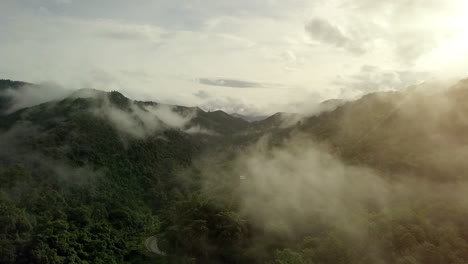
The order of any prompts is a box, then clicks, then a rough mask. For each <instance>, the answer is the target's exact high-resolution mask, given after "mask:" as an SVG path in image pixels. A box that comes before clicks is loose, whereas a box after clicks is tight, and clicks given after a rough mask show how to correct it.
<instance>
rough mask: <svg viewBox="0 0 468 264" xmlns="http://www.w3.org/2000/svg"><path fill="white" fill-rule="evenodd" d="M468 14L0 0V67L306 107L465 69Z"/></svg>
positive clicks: (373, 5) (172, 99) (257, 105)
mask: <svg viewBox="0 0 468 264" xmlns="http://www.w3.org/2000/svg"><path fill="white" fill-rule="evenodd" d="M467 12H468V4H467V3H466V2H464V1H461V0H454V1H438V0H432V1H430V2H420V1H413V2H411V1H401V2H391V3H390V2H385V1H368V0H359V1H348V0H335V1H317V2H314V3H309V1H305V0H295V1H292V2H287V3H285V2H280V1H268V0H255V1H237V2H235V3H231V2H227V1H193V2H192V1H182V0H180V1H171V2H165V1H162V0H158V1H150V2H147V1H137V2H132V3H129V2H126V1H123V0H118V1H107V0H106V1H99V2H95V1H74V0H22V1H14V0H4V1H3V3H2V9H1V10H0V29H2V32H4V33H3V34H2V37H0V45H2V50H1V51H0V56H1V57H2V58H3V60H2V61H0V73H1V74H2V75H3V76H4V77H5V78H9V79H16V80H22V81H27V82H32V83H42V82H49V83H55V84H57V85H60V86H63V87H66V88H70V89H78V88H83V87H91V88H95V89H100V90H105V91H109V90H118V91H120V92H122V93H124V94H126V95H128V96H130V97H132V98H136V99H142V98H148V99H149V100H158V101H160V102H163V103H168V104H177V105H187V106H195V105H197V106H200V107H202V108H204V109H220V110H223V111H225V112H235V113H239V114H243V115H260V114H265V113H272V112H276V111H283V112H304V111H307V110H308V107H309V106H310V105H314V104H315V105H317V104H318V103H319V102H321V101H325V100H329V99H352V98H357V97H359V96H362V95H364V94H367V93H370V92H377V91H388V90H399V89H402V88H405V87H408V86H411V85H415V84H419V83H422V82H425V81H434V80H435V81H445V80H447V79H451V80H452V79H461V78H462V77H463V76H466V75H467V74H466V71H465V70H464V69H465V68H464V67H465V66H466V64H467V63H466V62H465V61H467V60H466V58H467V57H468V48H466V47H468V38H467V37H466V36H468V30H467V29H466V28H465V27H464V25H465V24H466V23H465V22H468V21H467V18H466V16H465V14H466V13H467ZM130 54H131V56H130Z"/></svg>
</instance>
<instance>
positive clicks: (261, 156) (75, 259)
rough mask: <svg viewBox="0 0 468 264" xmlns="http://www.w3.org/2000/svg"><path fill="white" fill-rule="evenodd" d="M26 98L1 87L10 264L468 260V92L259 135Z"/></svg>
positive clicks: (192, 118)
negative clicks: (21, 101)
mask: <svg viewBox="0 0 468 264" xmlns="http://www.w3.org/2000/svg"><path fill="white" fill-rule="evenodd" d="M24 85H28V86H32V87H38V89H41V88H40V87H39V86H34V85H33V84H26V83H21V82H13V81H8V80H1V81H0V87H2V88H1V90H0V96H3V97H0V98H3V99H2V101H0V109H4V111H3V112H2V113H1V114H0V263H325V264H332V263H353V264H354V263H364V264H367V263H369V264H370V263H425V264H426V263H434V264H435V263H437V264H438V263H464V262H465V261H466V259H468V228H467V225H466V219H467V217H468V213H467V212H468V210H466V209H467V208H466V201H465V196H466V195H465V194H466V190H467V189H468V178H467V175H466V171H468V167H467V165H466V162H465V161H464V160H465V159H466V158H467V157H468V152H467V149H468V147H467V146H468V145H467V144H468V140H467V138H466V135H467V132H468V122H467V118H466V117H467V116H468V107H467V106H466V102H467V100H468V81H467V80H462V81H460V82H459V83H458V84H456V85H455V86H453V87H451V88H449V89H436V90H427V89H407V90H402V91H398V92H379V93H373V94H368V95H365V96H363V97H362V98H360V99H358V100H355V101H350V102H342V101H327V102H324V103H323V106H326V107H323V111H321V112H315V114H314V115H299V114H288V113H277V114H274V115H272V116H270V117H268V118H266V119H264V120H260V121H253V122H248V121H246V120H244V119H243V118H238V117H235V116H232V115H229V114H227V113H225V112H222V111H214V112H205V111H203V110H201V109H200V108H197V107H184V106H174V105H166V104H161V103H157V102H143V101H135V100H132V99H130V98H127V97H125V96H124V95H122V94H121V93H119V92H116V91H113V92H103V91H99V90H93V89H83V90H79V91H75V92H73V93H71V94H68V95H67V96H65V97H63V98H61V99H54V100H49V101H47V102H43V103H40V104H36V105H32V106H27V107H22V108H19V109H16V110H11V106H12V103H14V102H15V101H14V99H15V98H14V97H11V96H13V95H15V96H16V95H17V94H12V93H9V92H7V93H5V91H11V90H18V89H21V87H24ZM4 98H6V99H4ZM12 98H13V99H12ZM12 100H13V101H12ZM321 109H322V108H321ZM145 241H146V243H149V242H148V241H150V242H151V243H152V244H151V246H150V247H149V248H158V250H157V252H159V253H164V254H155V253H154V252H150V251H148V249H147V248H148V245H145ZM154 241H156V242H154Z"/></svg>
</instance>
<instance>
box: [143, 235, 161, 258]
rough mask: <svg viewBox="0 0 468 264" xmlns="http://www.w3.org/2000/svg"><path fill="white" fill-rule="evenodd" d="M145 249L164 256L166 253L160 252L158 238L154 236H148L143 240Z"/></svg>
mask: <svg viewBox="0 0 468 264" xmlns="http://www.w3.org/2000/svg"><path fill="white" fill-rule="evenodd" d="M145 247H146V250H148V251H149V252H152V253H154V254H157V255H161V256H166V253H164V252H162V251H161V250H160V249H159V246H158V238H157V237H156V236H151V237H148V238H147V239H146V240H145Z"/></svg>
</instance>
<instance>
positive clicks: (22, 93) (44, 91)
mask: <svg viewBox="0 0 468 264" xmlns="http://www.w3.org/2000/svg"><path fill="white" fill-rule="evenodd" d="M71 93H72V90H70V89H67V88H64V87H62V86H60V85H57V84H53V83H42V84H39V85H29V84H27V85H24V86H22V87H19V88H7V89H5V90H2V91H1V92H0V97H6V98H10V100H11V101H10V102H9V108H8V109H6V111H5V112H6V113H12V112H14V111H16V110H19V109H22V108H26V107H31V106H34V105H38V104H41V103H45V102H48V101H53V100H59V99H63V98H65V97H66V96H68V95H70V94H71Z"/></svg>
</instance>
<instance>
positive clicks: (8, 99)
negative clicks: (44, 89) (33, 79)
mask: <svg viewBox="0 0 468 264" xmlns="http://www.w3.org/2000/svg"><path fill="white" fill-rule="evenodd" d="M26 85H31V84H30V83H26V82H18V81H11V80H3V79H0V115H2V114H4V113H5V112H6V111H7V110H8V109H9V108H10V107H11V106H12V103H13V101H12V100H13V93H14V92H15V91H17V90H19V89H22V87H24V86H26Z"/></svg>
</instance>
